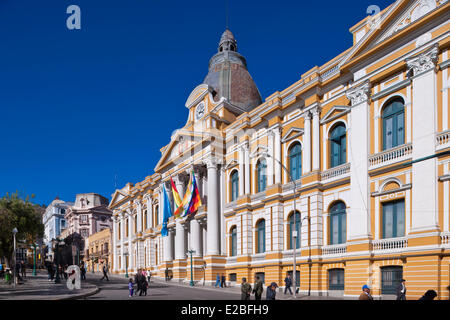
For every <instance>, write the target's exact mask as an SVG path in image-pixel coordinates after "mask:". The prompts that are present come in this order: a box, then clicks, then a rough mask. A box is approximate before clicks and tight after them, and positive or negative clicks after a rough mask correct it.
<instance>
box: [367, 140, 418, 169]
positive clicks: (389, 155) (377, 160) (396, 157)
mask: <svg viewBox="0 0 450 320" xmlns="http://www.w3.org/2000/svg"><path fill="white" fill-rule="evenodd" d="M412 150H413V148H412V144H411V143H408V144H403V145H401V146H398V147H395V148H391V149H388V150H386V151H383V152H380V153H377V154H374V155H371V156H369V170H372V169H377V168H380V167H384V166H387V165H391V164H394V163H397V162H401V161H404V160H408V159H412Z"/></svg>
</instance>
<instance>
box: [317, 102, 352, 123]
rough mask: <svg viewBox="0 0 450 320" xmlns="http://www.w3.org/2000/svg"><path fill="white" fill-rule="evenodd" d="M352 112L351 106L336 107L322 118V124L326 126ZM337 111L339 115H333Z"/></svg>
mask: <svg viewBox="0 0 450 320" xmlns="http://www.w3.org/2000/svg"><path fill="white" fill-rule="evenodd" d="M350 110H351V108H350V107H349V106H334V107H332V108H331V109H330V110H329V111H328V112H327V113H326V114H325V116H324V117H323V118H322V120H320V124H326V123H329V122H331V121H333V120H335V119H338V118H340V117H342V116H343V115H345V114H347V113H349V112H350ZM335 111H337V112H338V113H337V114H335V115H333V113H334V112H335ZM339 111H340V112H339ZM332 115H333V116H332Z"/></svg>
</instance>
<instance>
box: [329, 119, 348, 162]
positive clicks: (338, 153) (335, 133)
mask: <svg viewBox="0 0 450 320" xmlns="http://www.w3.org/2000/svg"><path fill="white" fill-rule="evenodd" d="M330 157H331V158H330V167H331V168H334V167H337V166H339V165H341V164H344V163H346V162H347V136H346V130H345V125H344V124H343V123H340V124H338V125H337V126H336V127H334V129H333V130H332V131H331V133H330Z"/></svg>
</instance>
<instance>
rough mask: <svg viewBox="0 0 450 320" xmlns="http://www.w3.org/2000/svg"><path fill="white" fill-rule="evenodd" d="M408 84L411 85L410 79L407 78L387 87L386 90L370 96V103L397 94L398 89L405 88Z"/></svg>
mask: <svg viewBox="0 0 450 320" xmlns="http://www.w3.org/2000/svg"><path fill="white" fill-rule="evenodd" d="M410 84H411V79H409V78H408V79H405V80H403V81H399V82H397V83H395V84H393V85H391V86H389V87H387V88H386V89H384V90H381V91H380V92H377V93H375V94H374V95H372V96H371V99H372V101H375V100H378V99H380V98H383V97H385V96H387V95H389V94H391V93H393V92H397V91H398V90H399V89H402V88H404V87H407V86H408V85H410Z"/></svg>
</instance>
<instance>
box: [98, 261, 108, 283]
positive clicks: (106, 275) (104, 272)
mask: <svg viewBox="0 0 450 320" xmlns="http://www.w3.org/2000/svg"><path fill="white" fill-rule="evenodd" d="M102 271H103V277H102V278H101V279H100V280H103V279H105V278H106V281H109V278H108V268H107V267H106V265H105V264H104V265H103V269H102Z"/></svg>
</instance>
